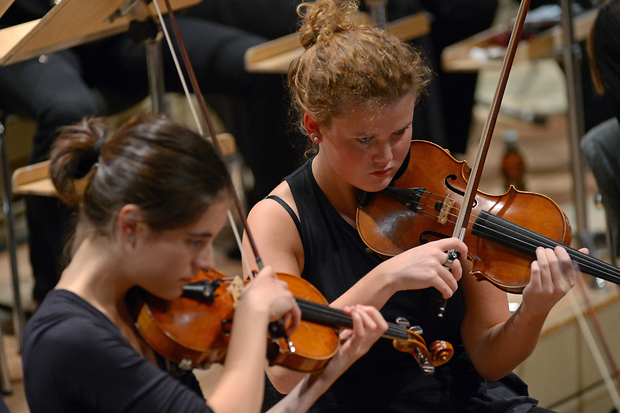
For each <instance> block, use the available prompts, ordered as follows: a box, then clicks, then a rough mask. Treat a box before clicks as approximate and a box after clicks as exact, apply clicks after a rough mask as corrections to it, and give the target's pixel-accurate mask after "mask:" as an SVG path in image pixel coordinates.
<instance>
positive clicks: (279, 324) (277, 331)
mask: <svg viewBox="0 0 620 413" xmlns="http://www.w3.org/2000/svg"><path fill="white" fill-rule="evenodd" d="M153 3H154V4H155V8H156V10H157V16H158V18H159V22H160V25H161V27H162V31H163V32H164V36H165V37H166V41H167V42H168V46H169V47H170V52H171V54H172V58H173V59H174V62H175V66H176V68H177V71H178V74H179V77H180V80H181V83H182V84H183V89H184V91H185V94H186V97H187V99H188V102H189V105H190V107H192V102H191V99H190V98H189V90H188V88H187V83H186V81H185V76H184V75H183V72H182V70H181V68H180V66H179V64H178V61H177V57H176V53H175V49H174V47H173V44H172V40H171V38H170V35H169V33H168V30H167V28H166V25H165V24H164V23H163V21H164V20H163V16H162V13H161V10H160V8H159V4H158V1H154V2H153ZM164 3H165V4H166V9H167V13H168V17H169V18H170V24H171V25H172V28H173V30H174V35H175V39H176V41H177V43H178V46H179V51H180V52H181V57H182V59H183V64H184V66H185V69H186V70H187V74H188V76H189V79H190V82H191V85H192V89H193V92H194V95H195V96H196V100H197V102H198V106H199V107H200V109H201V112H202V115H203V118H204V120H205V121H206V123H207V127H208V129H209V135H210V137H211V140H212V142H213V146H214V148H215V150H216V151H217V153H219V155H220V156H221V157H222V159H223V158H224V153H223V151H222V148H221V146H220V143H219V141H218V138H217V134H216V133H215V128H214V126H213V121H212V120H211V115H210V114H209V110H208V108H207V104H206V101H205V99H204V96H203V94H202V91H201V90H200V86H199V85H198V80H197V79H196V74H195V72H194V68H193V66H192V64H191V61H190V59H189V55H188V54H187V50H186V48H185V43H184V42H183V39H182V38H181V33H180V30H179V26H178V25H177V21H176V18H175V16H174V11H173V9H172V6H171V5H170V0H164ZM192 114H193V115H194V119H195V121H196V125H197V127H198V129H199V130H200V132H201V133H202V127H201V126H200V122H199V121H198V118H197V116H196V113H195V111H194V110H193V107H192ZM203 136H204V134H203ZM227 177H228V190H229V193H230V196H231V197H232V199H233V202H234V204H235V209H236V210H237V214H238V216H239V220H240V221H241V224H242V226H243V229H244V230H245V235H246V237H247V239H248V242H249V244H250V247H251V249H252V252H253V254H254V259H255V261H256V265H257V267H258V269H259V271H260V270H261V269H263V268H264V264H263V261H262V259H261V258H260V255H259V254H258V249H257V248H256V243H255V242H254V237H253V236H252V233H251V232H250V229H249V227H248V224H247V220H246V218H245V213H244V210H243V206H242V205H241V200H240V199H239V196H238V195H237V191H236V190H235V187H234V184H233V180H232V177H231V176H230V173H228V171H227ZM228 218H229V220H230V223H231V226H232V228H233V231H234V233H235V238H236V240H237V243H238V244H239V250H240V252H241V254H242V255H243V248H242V246H241V243H240V238H239V233H238V230H237V226H236V224H235V221H234V219H233V217H232V214H231V212H230V210H229V211H228ZM244 262H246V264H247V265H248V273H249V276H250V278H252V277H253V275H254V272H253V271H251V270H250V269H249V264H248V261H247V260H246V259H244ZM269 332H270V334H271V337H272V339H278V338H282V339H284V340H285V342H286V344H287V346H288V349H289V351H290V352H291V353H294V352H295V347H294V345H293V342H292V341H291V340H290V339H289V338H288V337H287V336H286V333H285V328H284V322H283V321H282V319H279V320H278V321H274V322H272V323H270V324H269Z"/></svg>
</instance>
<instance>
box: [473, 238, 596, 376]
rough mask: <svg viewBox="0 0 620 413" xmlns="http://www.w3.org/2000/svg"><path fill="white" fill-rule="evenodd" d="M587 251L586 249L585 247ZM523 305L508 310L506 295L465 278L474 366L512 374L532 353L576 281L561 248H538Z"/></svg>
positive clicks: (485, 373)
mask: <svg viewBox="0 0 620 413" xmlns="http://www.w3.org/2000/svg"><path fill="white" fill-rule="evenodd" d="M583 251H584V252H587V250H583ZM536 254H537V261H534V262H533V263H532V270H531V280H530V283H529V284H528V285H527V286H526V288H525V290H524V291H523V301H522V303H521V306H520V307H519V309H518V310H517V311H516V312H515V313H514V314H512V315H511V314H510V312H509V310H508V299H507V297H506V293H504V292H502V291H501V290H499V289H497V288H496V287H494V286H492V285H491V284H490V283H487V282H481V283H478V282H477V281H475V279H474V277H473V276H466V277H464V278H463V281H462V283H461V284H462V288H463V293H464V296H465V316H464V319H463V323H462V325H461V334H462V336H463V342H464V344H465V349H466V350H467V353H468V354H469V356H470V358H471V360H472V362H473V363H474V366H475V367H476V369H477V370H478V371H479V372H480V374H482V375H483V376H484V377H486V378H487V379H489V380H497V379H500V378H502V377H504V376H505V375H506V374H508V373H510V372H511V371H512V370H513V369H514V368H515V367H517V366H518V365H519V364H520V363H522V362H523V361H524V360H525V359H527V358H528V357H529V356H530V354H531V353H532V352H533V351H534V348H535V347H536V344H537V342H538V337H539V335H540V332H541V330H542V327H543V324H544V322H545V319H546V318H547V316H548V314H549V311H551V308H552V307H553V306H554V305H555V304H556V303H557V302H558V301H559V300H560V299H561V298H562V297H564V295H566V293H567V292H568V291H569V290H570V288H572V287H573V286H574V285H575V282H576V277H577V274H576V271H575V269H574V268H573V266H572V264H571V262H570V257H569V256H568V254H567V253H566V251H565V250H564V249H563V248H556V250H555V251H554V250H550V249H546V250H545V249H542V248H539V249H538V250H537V251H536Z"/></svg>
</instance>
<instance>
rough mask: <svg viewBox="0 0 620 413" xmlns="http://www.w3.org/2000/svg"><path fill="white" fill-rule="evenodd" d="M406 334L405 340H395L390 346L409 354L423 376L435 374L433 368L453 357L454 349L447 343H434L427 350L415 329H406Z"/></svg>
mask: <svg viewBox="0 0 620 413" xmlns="http://www.w3.org/2000/svg"><path fill="white" fill-rule="evenodd" d="M407 334H408V338H407V339H402V338H395V339H394V341H393V342H392V344H393V345H394V348H395V349H396V350H398V351H402V352H404V353H411V354H412V355H413V357H415V359H416V361H417V362H418V364H419V365H420V368H421V369H422V372H423V373H424V374H429V375H430V374H433V373H435V367H439V366H441V365H442V364H445V363H447V362H448V361H450V359H451V358H452V356H453V355H454V348H453V347H452V344H450V343H448V342H447V341H443V340H437V341H434V342H432V343H431V346H430V348H429V347H427V346H426V342H425V341H424V339H423V338H422V336H421V335H420V334H418V333H417V332H416V331H415V328H409V329H407Z"/></svg>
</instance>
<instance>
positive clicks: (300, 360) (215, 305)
mask: <svg viewBox="0 0 620 413" xmlns="http://www.w3.org/2000/svg"><path fill="white" fill-rule="evenodd" d="M278 277H279V278H280V279H281V280H283V281H285V282H286V283H287V284H288V286H289V289H290V291H291V292H292V293H293V295H294V296H295V299H296V301H297V303H298V304H299V306H300V308H301V311H302V321H301V325H300V326H299V328H298V329H297V330H295V332H293V334H291V335H290V337H288V340H290V341H291V342H292V343H293V346H294V347H293V351H290V350H289V346H287V345H282V343H278V340H279V339H276V340H275V341H272V340H270V341H269V345H268V351H267V353H268V354H267V358H268V360H269V362H270V363H271V364H277V365H280V366H284V367H287V368H289V369H292V370H296V371H301V372H316V371H319V370H321V369H322V368H323V367H325V365H326V364H327V363H328V361H329V360H330V359H331V358H332V357H333V356H334V355H335V354H336V352H337V351H338V347H339V345H340V340H339V336H338V332H337V329H338V328H339V327H352V326H353V320H352V319H351V316H349V315H348V314H346V313H344V312H343V311H341V310H338V309H335V308H331V307H329V306H328V305H327V304H328V303H327V300H326V299H325V297H323V295H321V293H320V292H319V291H318V290H317V289H316V288H315V287H314V286H313V285H312V284H310V283H308V282H307V281H306V280H304V279H303V278H301V277H295V276H292V275H288V274H278ZM243 286H244V282H243V281H242V280H241V278H239V277H236V278H234V279H230V278H227V277H224V276H223V275H222V274H220V273H218V272H217V271H209V272H201V273H200V274H199V275H198V276H197V277H196V278H195V279H194V281H193V282H192V283H190V284H189V285H187V286H186V287H185V288H184V290H185V291H184V293H183V296H181V297H180V298H178V299H175V300H171V301H167V300H163V299H160V298H157V297H154V296H152V295H150V294H148V293H146V292H142V294H141V295H140V297H139V298H138V300H137V302H136V308H135V309H134V311H135V313H136V315H135V319H136V327H137V329H138V331H139V332H140V334H141V335H142V337H143V338H144V340H145V341H146V343H147V344H148V345H149V346H150V347H151V348H152V349H153V350H155V351H156V352H157V353H159V354H160V355H161V356H163V357H165V358H166V359H168V360H170V361H172V362H174V363H177V364H178V365H179V366H180V367H181V368H182V369H186V370H189V369H192V368H194V367H203V366H206V365H209V364H210V363H222V362H223V361H224V358H225V356H226V349H227V347H228V342H229V339H230V332H231V326H232V322H233V315H234V307H235V305H236V301H237V300H238V298H239V296H240V293H241V289H242V288H243ZM421 334H422V330H421V329H420V328H419V327H408V326H407V325H404V324H393V323H388V330H387V331H386V332H385V333H384V335H383V337H384V338H389V339H391V340H393V344H394V347H395V348H396V349H397V350H399V351H402V352H408V353H411V354H412V355H413V356H414V358H415V359H416V361H417V362H418V363H419V365H420V368H421V370H422V372H423V373H424V374H433V373H434V369H435V367H437V366H440V365H442V364H444V363H446V362H448V361H449V360H450V359H451V358H452V356H453V354H454V349H453V347H452V345H451V344H450V343H448V342H445V341H442V340H438V341H435V342H433V343H432V344H431V346H430V350H429V348H428V347H427V345H426V342H425V341H424V339H423V338H422V335H421Z"/></svg>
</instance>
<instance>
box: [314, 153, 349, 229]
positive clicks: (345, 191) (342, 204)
mask: <svg viewBox="0 0 620 413" xmlns="http://www.w3.org/2000/svg"><path fill="white" fill-rule="evenodd" d="M312 173H313V174H314V179H315V180H316V182H317V184H318V185H319V187H320V188H321V190H322V191H323V193H324V194H325V196H326V197H327V199H328V200H329V202H330V203H331V204H332V206H333V207H334V208H335V209H336V211H338V213H339V214H340V215H341V216H342V217H343V218H344V220H345V221H347V222H348V223H349V224H350V225H351V226H353V227H355V215H356V213H357V207H358V202H357V188H355V187H354V186H353V185H351V184H349V183H348V182H346V181H345V180H343V179H342V178H340V177H339V176H338V175H337V174H336V172H335V171H334V170H333V169H332V168H331V166H330V164H329V162H327V159H325V157H324V156H321V152H319V154H318V155H317V156H316V158H314V161H313V162H312Z"/></svg>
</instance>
